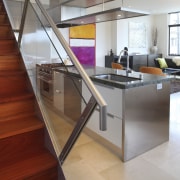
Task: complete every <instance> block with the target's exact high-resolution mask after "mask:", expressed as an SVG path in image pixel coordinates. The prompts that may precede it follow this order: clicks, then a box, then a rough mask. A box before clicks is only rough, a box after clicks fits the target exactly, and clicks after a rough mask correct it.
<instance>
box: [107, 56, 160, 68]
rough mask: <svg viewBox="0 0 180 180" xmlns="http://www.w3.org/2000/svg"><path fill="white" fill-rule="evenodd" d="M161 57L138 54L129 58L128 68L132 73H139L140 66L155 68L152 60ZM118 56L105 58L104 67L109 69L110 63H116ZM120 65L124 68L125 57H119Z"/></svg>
mask: <svg viewBox="0 0 180 180" xmlns="http://www.w3.org/2000/svg"><path fill="white" fill-rule="evenodd" d="M158 57H162V54H139V55H130V56H129V67H130V68H131V69H133V70H134V71H139V68H140V67H141V66H152V67H155V64H154V59H155V58H158ZM117 60H118V56H105V67H110V68H111V62H113V61H114V62H117ZM121 64H122V65H123V66H124V67H126V64H127V57H126V56H122V57H121Z"/></svg>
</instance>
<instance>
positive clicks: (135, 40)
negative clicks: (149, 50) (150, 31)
mask: <svg viewBox="0 0 180 180" xmlns="http://www.w3.org/2000/svg"><path fill="white" fill-rule="evenodd" d="M129 47H130V48H146V24H145V23H142V22H129Z"/></svg>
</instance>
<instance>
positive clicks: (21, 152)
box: [0, 129, 44, 164]
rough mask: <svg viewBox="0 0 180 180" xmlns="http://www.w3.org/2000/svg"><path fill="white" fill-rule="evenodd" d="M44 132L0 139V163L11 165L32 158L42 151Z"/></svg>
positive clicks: (40, 130) (38, 131) (41, 130)
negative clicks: (19, 160)
mask: <svg viewBox="0 0 180 180" xmlns="http://www.w3.org/2000/svg"><path fill="white" fill-rule="evenodd" d="M43 136H44V132H43V129H39V130H36V131H32V132H27V133H23V134H18V135H15V136H11V137H8V138H5V139H0V152H1V158H0V163H3V164H11V163H13V162H15V161H17V160H18V159H23V158H26V157H27V156H28V157H30V156H33V155H34V154H35V153H38V152H40V151H42V150H43V146H44V142H43V141H44V139H43Z"/></svg>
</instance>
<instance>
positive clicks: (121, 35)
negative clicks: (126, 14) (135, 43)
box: [115, 16, 152, 55]
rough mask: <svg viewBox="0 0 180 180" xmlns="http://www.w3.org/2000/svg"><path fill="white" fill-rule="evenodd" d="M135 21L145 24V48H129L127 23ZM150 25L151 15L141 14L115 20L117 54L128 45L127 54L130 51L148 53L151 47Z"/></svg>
mask: <svg viewBox="0 0 180 180" xmlns="http://www.w3.org/2000/svg"><path fill="white" fill-rule="evenodd" d="M130 22H137V23H144V24H145V26H146V47H145V48H130V47H129V44H128V41H129V23H130ZM151 26H152V17H151V16H142V17H136V18H129V19H123V20H118V21H117V32H118V33H117V46H116V48H117V49H115V52H117V54H118V55H119V52H120V51H121V50H122V49H123V48H124V47H128V50H129V54H131V53H141V54H148V53H149V50H150V47H151Z"/></svg>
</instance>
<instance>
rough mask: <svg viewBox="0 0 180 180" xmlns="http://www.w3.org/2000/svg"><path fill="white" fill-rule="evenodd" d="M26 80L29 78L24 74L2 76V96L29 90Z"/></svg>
mask: <svg viewBox="0 0 180 180" xmlns="http://www.w3.org/2000/svg"><path fill="white" fill-rule="evenodd" d="M26 82H27V78H26V76H25V75H24V74H23V75H21V76H10V77H8V76H7V77H6V78H5V77H4V76H3V77H1V76H0V83H1V84H3V86H2V87H1V88H0V96H1V97H2V96H4V95H8V94H10V93H11V94H12V93H15V94H17V93H18V92H19V93H20V92H25V91H27V89H28V87H27V84H26Z"/></svg>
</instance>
